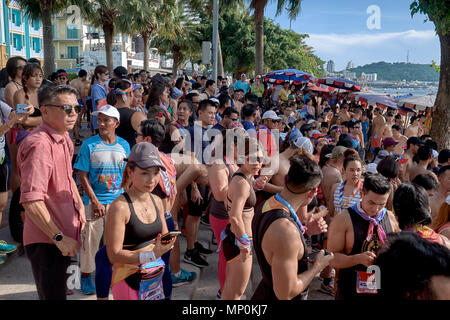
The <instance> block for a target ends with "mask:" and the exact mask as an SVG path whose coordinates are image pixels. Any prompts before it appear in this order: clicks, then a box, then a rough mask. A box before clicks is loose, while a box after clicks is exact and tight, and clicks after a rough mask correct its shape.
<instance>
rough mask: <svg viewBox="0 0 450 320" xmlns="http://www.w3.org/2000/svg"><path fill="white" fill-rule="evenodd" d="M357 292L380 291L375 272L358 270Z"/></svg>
mask: <svg viewBox="0 0 450 320" xmlns="http://www.w3.org/2000/svg"><path fill="white" fill-rule="evenodd" d="M356 292H357V293H364V294H376V293H377V292H378V291H377V282H376V275H375V273H370V272H364V271H356Z"/></svg>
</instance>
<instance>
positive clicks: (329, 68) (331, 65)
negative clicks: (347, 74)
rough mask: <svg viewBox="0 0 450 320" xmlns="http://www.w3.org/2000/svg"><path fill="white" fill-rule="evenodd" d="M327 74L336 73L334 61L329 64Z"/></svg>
mask: <svg viewBox="0 0 450 320" xmlns="http://www.w3.org/2000/svg"><path fill="white" fill-rule="evenodd" d="M327 72H329V73H334V61H333V60H330V61H328V62H327Z"/></svg>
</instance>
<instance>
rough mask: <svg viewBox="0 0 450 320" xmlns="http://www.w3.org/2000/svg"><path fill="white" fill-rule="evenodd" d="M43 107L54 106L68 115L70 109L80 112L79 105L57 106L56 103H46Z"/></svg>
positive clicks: (70, 111)
mask: <svg viewBox="0 0 450 320" xmlns="http://www.w3.org/2000/svg"><path fill="white" fill-rule="evenodd" d="M45 107H55V108H59V109H61V110H63V111H64V112H65V113H66V114H67V115H70V114H71V113H72V109H73V110H75V113H77V114H78V113H80V112H81V109H82V108H81V106H80V105H76V106H71V105H62V106H58V105H54V104H46V105H45Z"/></svg>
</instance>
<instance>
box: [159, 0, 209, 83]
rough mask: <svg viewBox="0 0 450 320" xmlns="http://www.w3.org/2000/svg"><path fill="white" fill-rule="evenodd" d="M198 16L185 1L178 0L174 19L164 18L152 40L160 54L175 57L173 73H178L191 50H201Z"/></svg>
mask: <svg viewBox="0 0 450 320" xmlns="http://www.w3.org/2000/svg"><path fill="white" fill-rule="evenodd" d="M198 22H199V20H198V16H197V15H196V14H195V13H194V12H192V11H191V10H190V9H189V8H188V7H187V6H186V5H185V3H184V2H182V1H177V3H176V6H175V8H174V11H173V18H172V19H170V20H169V19H164V22H163V23H162V24H161V25H160V28H159V31H158V33H157V35H156V36H155V37H154V38H153V39H152V40H151V46H152V47H153V48H157V49H158V52H159V54H161V55H167V54H169V53H170V54H171V55H172V59H173V66H172V73H173V75H177V71H178V67H179V66H180V64H181V63H183V62H184V61H185V60H186V58H187V56H188V55H189V52H192V51H193V50H198V51H200V50H201V49H200V41H199V39H200V33H199V32H198V30H197V28H196V25H197V24H198Z"/></svg>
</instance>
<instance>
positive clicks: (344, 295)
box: [336, 208, 393, 300]
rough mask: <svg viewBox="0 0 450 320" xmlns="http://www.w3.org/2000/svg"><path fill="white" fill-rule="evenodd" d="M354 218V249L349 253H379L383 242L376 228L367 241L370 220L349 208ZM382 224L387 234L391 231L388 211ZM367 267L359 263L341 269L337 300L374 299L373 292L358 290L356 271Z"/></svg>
mask: <svg viewBox="0 0 450 320" xmlns="http://www.w3.org/2000/svg"><path fill="white" fill-rule="evenodd" d="M347 211H348V213H349V214H350V218H351V219H352V225H353V235H354V242H353V248H352V251H351V252H350V253H349V255H355V254H360V253H363V252H366V251H372V252H374V253H377V251H378V249H379V247H380V246H381V242H380V240H379V238H378V233H377V232H376V228H374V230H373V237H372V240H371V241H370V242H367V241H366V237H367V231H368V230H369V225H370V223H369V221H366V220H364V219H363V218H361V217H360V216H359V214H358V213H356V212H355V210H353V209H352V208H348V209H347ZM381 226H382V227H383V230H384V232H385V233H386V234H388V233H391V232H392V231H393V230H392V226H391V222H390V221H389V215H388V214H387V213H386V214H385V215H384V218H383V220H381ZM366 270H367V267H366V266H364V265H362V264H359V265H356V266H353V267H350V268H345V269H339V278H338V281H337V292H336V300H343V299H351V300H355V299H359V300H361V299H365V298H367V299H373V295H372V294H360V293H357V292H356V276H357V273H356V271H366Z"/></svg>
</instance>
